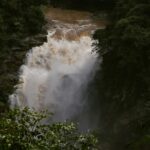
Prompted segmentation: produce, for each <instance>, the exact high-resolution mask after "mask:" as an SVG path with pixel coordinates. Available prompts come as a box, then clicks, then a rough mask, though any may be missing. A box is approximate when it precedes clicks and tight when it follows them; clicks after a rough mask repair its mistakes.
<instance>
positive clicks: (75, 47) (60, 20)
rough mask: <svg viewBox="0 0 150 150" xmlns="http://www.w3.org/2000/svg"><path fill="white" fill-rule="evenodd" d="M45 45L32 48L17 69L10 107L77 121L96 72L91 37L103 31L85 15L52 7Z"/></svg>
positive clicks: (55, 119) (87, 14)
mask: <svg viewBox="0 0 150 150" xmlns="http://www.w3.org/2000/svg"><path fill="white" fill-rule="evenodd" d="M46 19H47V20H48V25H47V26H48V30H47V42H45V43H43V45H41V46H38V47H33V48H32V49H31V50H29V52H28V53H27V56H26V61H25V64H23V65H22V66H21V68H20V73H19V83H18V85H17V86H16V91H15V92H14V94H12V95H11V96H10V102H11V106H12V107H14V106H19V107H26V106H28V107H30V108H34V109H35V110H37V111H40V110H45V109H47V110H48V111H50V112H52V113H53V114H54V115H53V120H54V121H64V120H71V119H74V118H78V116H79V115H80V114H82V111H83V110H84V108H85V107H87V105H88V104H87V101H86V92H87V91H86V90H87V87H88V84H89V83H90V81H91V80H92V79H93V77H94V74H95V72H96V70H97V64H98V63H100V62H98V59H97V58H98V54H97V53H96V52H94V51H93V50H94V43H95V42H96V41H94V40H93V39H92V34H93V33H94V31H95V30H96V29H97V28H100V27H101V28H103V27H104V26H103V25H102V26H100V24H99V23H96V22H95V21H94V20H93V19H92V14H91V13H88V12H78V11H69V10H61V9H54V8H51V9H49V10H47V11H46Z"/></svg>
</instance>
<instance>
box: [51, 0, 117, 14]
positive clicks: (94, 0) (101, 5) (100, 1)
mask: <svg viewBox="0 0 150 150" xmlns="http://www.w3.org/2000/svg"><path fill="white" fill-rule="evenodd" d="M50 3H51V4H52V5H53V6H54V7H62V8H69V9H79V10H88V11H89V10H90V11H98V10H111V9H112V8H113V6H114V4H115V0H51V1H50Z"/></svg>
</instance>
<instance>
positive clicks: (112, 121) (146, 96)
mask: <svg viewBox="0 0 150 150" xmlns="http://www.w3.org/2000/svg"><path fill="white" fill-rule="evenodd" d="M49 5H52V7H58V8H62V9H71V10H82V11H85V10H86V11H89V12H94V14H98V13H99V12H101V11H102V12H105V13H107V14H108V22H109V24H108V25H107V26H106V28H105V29H103V30H102V29H99V30H96V32H95V33H94V35H93V39H95V40H98V43H97V44H95V51H96V52H97V53H98V54H99V59H101V58H102V59H103V61H102V63H101V64H100V65H99V66H98V67H99V69H98V71H97V72H96V74H95V76H94V79H93V81H92V82H91V83H90V85H89V87H88V93H87V95H88V99H89V101H90V105H91V109H94V110H95V111H96V112H97V113H98V114H99V120H100V121H99V123H98V125H99V129H98V131H94V132H93V133H91V132H87V133H85V134H84V133H80V132H79V131H78V129H77V127H76V124H74V123H72V122H71V123H70V122H60V123H54V124H50V125H49V124H48V125H47V124H46V125H43V124H41V121H42V120H43V119H45V118H46V117H47V112H45V111H44V112H40V113H38V112H34V111H31V110H30V109H29V108H24V109H23V110H20V109H18V108H16V109H14V110H11V109H10V108H9V95H10V94H12V93H13V91H14V90H15V89H14V86H15V85H16V84H17V82H18V70H19V67H20V66H21V65H22V64H23V62H24V58H25V56H26V53H27V50H29V49H30V48H32V47H34V46H38V45H41V44H42V43H43V42H44V41H46V27H45V26H46V20H45V18H44V10H43V7H48V6H49ZM0 47H1V49H0V117H1V118H0V149H1V150H41V149H42V150H49V149H50V150H88V149H89V150H99V149H100V150H141V149H142V150H149V149H150V1H149V0H116V1H114V0H82V1H81V0H51V1H48V0H26V1H24V0H1V3H0ZM51 115H52V114H50V116H51Z"/></svg>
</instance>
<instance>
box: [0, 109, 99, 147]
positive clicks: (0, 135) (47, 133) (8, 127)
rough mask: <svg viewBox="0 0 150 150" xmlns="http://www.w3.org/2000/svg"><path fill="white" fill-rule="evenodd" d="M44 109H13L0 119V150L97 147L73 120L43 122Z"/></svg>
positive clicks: (45, 113)
mask: <svg viewBox="0 0 150 150" xmlns="http://www.w3.org/2000/svg"><path fill="white" fill-rule="evenodd" d="M46 117H47V112H45V111H42V112H40V113H38V112H36V111H32V110H30V109H28V108H24V109H22V110H19V109H14V110H10V111H9V112H8V113H6V114H4V115H3V116H2V118H1V120H0V149H1V150H16V149H20V150H41V149H42V150H49V149H51V150H60V149H61V150H88V149H89V150H96V149H98V148H97V139H96V138H95V137H94V136H93V135H92V134H90V133H87V134H81V133H79V132H78V131H77V128H76V126H75V124H74V123H67V122H65V123H52V124H44V122H46V120H45V118H46Z"/></svg>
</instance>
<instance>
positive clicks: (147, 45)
mask: <svg viewBox="0 0 150 150" xmlns="http://www.w3.org/2000/svg"><path fill="white" fill-rule="evenodd" d="M94 37H95V38H96V39H98V40H99V45H98V48H97V50H98V52H99V53H100V54H101V56H102V57H103V63H102V64H101V66H100V67H101V68H102V69H101V70H100V71H99V72H98V73H97V75H96V77H95V81H94V83H93V91H92V92H91V93H92V99H93V100H94V104H93V106H95V104H97V105H98V106H97V109H98V110H99V114H100V120H101V121H100V125H101V131H100V132H101V134H102V135H103V136H104V137H105V138H106V139H105V140H104V141H105V142H106V143H109V144H108V145H110V148H109V149H114V150H116V149H119V150H123V149H125V150H127V149H131V150H141V149H143V150H148V149H150V1H149V0H118V1H117V3H116V7H115V8H114V10H113V12H112V13H111V24H110V25H109V26H107V28H106V29H105V30H99V31H97V32H96V34H95V36H94ZM93 97H94V98H93Z"/></svg>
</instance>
